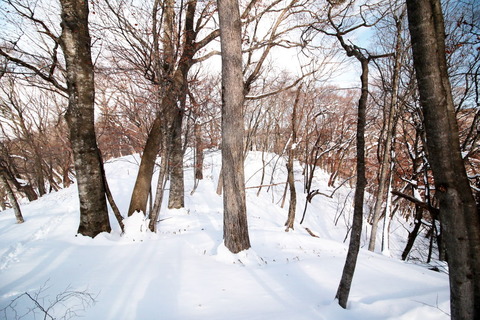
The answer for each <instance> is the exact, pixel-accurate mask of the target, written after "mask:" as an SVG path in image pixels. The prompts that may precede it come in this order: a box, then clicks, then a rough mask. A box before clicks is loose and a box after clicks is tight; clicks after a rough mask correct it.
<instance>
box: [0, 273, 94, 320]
mask: <svg viewBox="0 0 480 320" xmlns="http://www.w3.org/2000/svg"><path fill="white" fill-rule="evenodd" d="M47 282H48V281H47ZM47 282H45V283H44V284H43V285H42V286H41V287H40V288H39V289H38V290H37V291H34V292H24V293H22V294H20V295H18V296H17V297H15V298H14V299H13V300H12V301H11V302H10V303H9V304H8V305H7V306H6V307H4V308H2V309H0V313H1V314H3V317H4V318H5V319H23V318H25V317H27V316H28V315H30V316H32V315H33V317H34V318H35V317H36V315H38V314H41V315H42V319H44V320H46V319H51V320H55V319H61V320H67V319H72V318H74V317H78V316H79V314H78V312H79V311H84V310H86V309H87V308H89V307H91V306H92V305H94V304H95V303H96V300H95V298H96V297H95V296H94V295H93V294H92V293H89V292H87V291H86V290H83V291H75V290H70V287H67V288H66V289H65V290H64V291H63V292H61V293H59V294H57V295H56V296H55V300H53V301H50V300H48V302H47V303H46V302H45V297H43V296H42V294H43V293H44V292H45V290H47V289H48V288H47ZM24 297H26V298H28V301H27V302H25V303H22V304H20V301H21V300H22V298H24ZM31 302H33V304H34V306H33V307H31V306H29V305H30V304H31ZM62 307H63V310H59V309H58V308H62ZM55 308H57V310H56V309H55ZM21 309H25V310H27V311H26V312H25V313H22V312H21ZM62 312H63V313H62ZM56 313H59V314H58V315H57V314H56Z"/></svg>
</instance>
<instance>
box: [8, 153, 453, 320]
mask: <svg viewBox="0 0 480 320" xmlns="http://www.w3.org/2000/svg"><path fill="white" fill-rule="evenodd" d="M269 157H270V159H267V160H271V161H268V168H267V169H268V170H267V172H266V178H265V182H264V184H277V183H280V182H284V181H285V180H286V179H285V176H286V169H285V164H284V162H283V160H282V159H278V158H277V157H272V156H271V155H270V156H269ZM261 158H262V156H261V153H258V152H257V153H256V152H253V153H250V155H249V157H248V159H247V161H246V170H245V172H246V174H245V176H246V179H247V206H248V219H249V232H250V237H251V243H252V248H251V249H250V250H248V251H246V252H241V253H239V254H237V255H233V254H231V253H229V251H228V250H227V249H226V248H225V247H224V246H223V245H222V199H221V197H220V196H218V195H217V194H216V193H215V189H216V183H217V180H218V174H219V171H220V167H219V164H220V153H219V152H210V153H208V154H206V158H205V164H204V165H205V171H204V176H205V179H204V180H202V181H201V182H200V184H199V186H198V188H197V189H196V191H195V192H194V193H193V194H191V190H192V188H193V173H192V169H191V168H189V167H188V166H187V169H186V171H185V180H186V181H185V182H186V199H185V203H186V206H185V209H182V210H168V209H166V208H165V205H164V206H163V207H162V211H161V214H160V219H161V222H160V223H159V227H158V229H159V232H158V233H157V234H154V233H150V232H148V231H146V230H147V228H146V225H148V223H147V222H145V221H143V215H141V214H135V215H133V216H132V217H130V218H128V219H126V221H125V223H126V227H127V230H126V233H125V234H124V235H120V232H119V228H118V226H117V223H116V221H115V219H114V217H113V215H112V216H111V224H112V227H113V229H114V230H113V231H112V232H111V233H109V234H100V235H99V236H97V237H96V238H95V239H90V238H87V237H83V236H80V235H76V230H77V227H78V219H79V212H78V198H77V194H76V186H75V185H73V186H72V187H70V188H68V189H64V190H61V191H59V192H56V193H51V194H48V195H46V196H44V197H42V198H41V199H39V200H37V201H34V202H32V203H28V204H23V205H22V210H23V214H24V217H25V220H26V222H25V223H24V224H22V225H17V224H15V218H14V215H13V212H12V211H11V210H6V211H3V212H1V213H0V309H2V308H4V309H3V311H2V313H0V318H2V317H3V318H4V319H16V318H20V317H21V316H22V315H23V314H26V316H25V317H24V318H22V319H34V312H33V311H32V310H30V309H31V308H33V307H34V306H35V305H34V302H33V301H32V300H31V299H30V298H29V297H28V296H27V295H22V294H23V293H25V292H27V293H29V294H30V296H32V297H35V295H36V294H37V296H36V300H37V301H38V302H39V303H40V304H41V305H42V306H43V307H44V308H47V307H48V306H50V305H51V304H53V303H54V300H55V299H56V297H57V298H60V299H61V298H62V297H64V296H60V297H58V296H57V295H58V294H61V293H62V292H65V291H67V292H72V291H75V292H77V293H76V294H73V295H72V296H71V298H70V299H66V300H65V301H63V302H62V303H57V304H56V305H55V307H54V308H52V309H51V310H49V314H50V315H51V316H52V317H53V318H57V319H59V318H62V316H63V315H65V314H66V312H68V311H74V312H76V315H77V316H82V317H83V319H91V320H93V319H105V320H107V319H112V320H118V319H142V320H145V319H165V320H170V319H182V320H185V319H196V320H197V319H205V320H207V319H208V320H216V319H218V320H223V319H231V320H235V319H249V320H252V319H276V320H280V319H285V320H287V319H317V320H318V319H325V320H330V319H345V320H346V319H348V320H352V319H368V320H375V319H378V320H380V319H382V320H383V319H408V320H411V319H422V320H428V319H432V320H434V319H435V320H438V319H449V316H448V313H449V285H448V276H447V275H446V274H445V273H440V272H434V271H431V270H429V269H428V268H426V267H423V266H420V265H414V264H411V263H405V262H402V261H399V260H398V258H397V257H398V255H399V250H401V249H402V248H403V242H402V241H404V240H405V237H406V229H405V227H406V226H405V227H403V226H402V222H401V221H395V222H394V224H395V225H394V226H393V227H392V230H393V234H392V236H391V250H390V252H391V255H392V256H393V257H387V256H385V255H382V254H380V253H371V252H369V251H367V250H366V249H362V250H361V252H360V256H359V263H358V265H357V270H356V274H355V278H354V282H353V286H352V291H351V294H350V300H349V301H350V302H349V308H348V309H347V310H343V309H342V308H340V307H339V306H338V305H337V303H336V302H335V301H334V296H335V292H336V289H337V286H338V282H339V280H340V275H341V272H342V268H343V264H344V261H345V255H346V252H347V246H348V241H346V242H344V238H345V235H346V233H347V226H348V225H349V223H350V222H349V221H350V214H351V212H352V209H351V197H353V191H352V189H350V188H349V187H347V186H344V187H342V188H340V189H339V190H338V191H337V192H336V193H335V195H334V196H333V197H332V198H328V197H325V196H316V197H315V198H314V199H313V201H312V203H311V204H310V205H309V207H308V210H307V213H306V219H305V222H304V223H303V224H302V225H299V224H298V221H299V218H301V214H302V212H303V207H304V204H305V195H304V194H303V193H302V192H301V191H302V181H301V180H302V176H301V168H300V166H298V165H297V167H296V172H295V174H296V179H297V180H298V182H297V183H298V186H297V191H298V207H297V224H296V228H295V230H294V231H291V232H288V233H287V232H285V231H284V229H285V228H284V226H283V224H284V222H285V220H286V217H287V209H288V199H287V201H286V203H285V208H283V209H282V208H281V207H280V200H281V196H282V194H283V191H284V185H283V184H278V185H275V186H272V187H271V188H270V189H269V190H267V188H266V187H265V188H263V189H262V191H261V192H260V194H259V195H258V196H257V191H258V188H251V187H255V186H258V185H259V184H260V176H261V168H262V161H261ZM137 161H138V158H135V157H134V156H129V157H124V158H120V159H116V160H113V161H109V162H108V163H107V164H106V173H107V177H108V180H109V183H110V187H111V189H112V192H113V194H114V197H115V199H116V201H117V204H118V206H119V207H120V209H121V211H122V212H126V210H127V208H128V202H129V199H130V194H131V190H132V187H133V183H134V179H135V176H136V170H137V167H138V165H137ZM274 167H275V169H276V170H275V174H274V177H273V179H271V172H272V169H273V168H274ZM327 177H328V176H327V175H326V174H325V173H322V172H320V171H319V172H318V175H317V177H316V181H315V182H314V184H315V186H316V187H315V188H320V189H321V190H323V191H324V192H325V193H328V192H331V190H328V189H327V188H326V185H327V183H326V179H327ZM305 227H308V228H309V230H311V232H312V233H314V234H315V235H317V236H318V237H312V236H311V235H310V234H309V233H308V232H307V230H306V229H305ZM380 229H381V228H380ZM366 235H367V233H366V232H364V234H363V235H362V239H363V241H364V242H365V240H366ZM82 292H83V293H82ZM85 293H89V294H91V295H92V297H93V298H94V300H95V302H94V303H92V304H91V305H85V306H84V305H82V303H88V299H89V296H87V295H86V294H85ZM79 297H83V300H82V299H80V300H78V299H77V298H79ZM66 298H68V297H66ZM85 298H88V299H85ZM12 300H15V301H14V302H13V303H11V301H12ZM15 312H17V314H16V315H15ZM35 312H37V315H36V318H37V319H40V318H42V319H43V315H41V313H40V311H39V310H38V309H36V311H35ZM70 315H72V316H73V315H75V314H73V313H72V314H70Z"/></svg>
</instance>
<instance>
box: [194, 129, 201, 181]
mask: <svg viewBox="0 0 480 320" xmlns="http://www.w3.org/2000/svg"><path fill="white" fill-rule="evenodd" d="M193 131H194V133H195V180H197V181H196V183H198V180H202V179H203V141H202V130H201V127H200V125H199V124H198V123H195V127H194V129H193Z"/></svg>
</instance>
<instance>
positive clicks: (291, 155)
mask: <svg viewBox="0 0 480 320" xmlns="http://www.w3.org/2000/svg"><path fill="white" fill-rule="evenodd" d="M301 88H302V86H300V87H299V88H298V90H297V94H296V96H295V102H294V103H293V110H292V141H291V144H290V150H289V151H288V161H287V182H288V187H289V189H290V205H289V206H288V218H287V222H285V226H286V229H285V231H288V230H290V229H292V230H293V225H294V223H295V211H296V207H297V191H296V190H295V176H294V173H293V161H294V159H295V147H296V143H297V107H298V102H299V101H300V92H301Z"/></svg>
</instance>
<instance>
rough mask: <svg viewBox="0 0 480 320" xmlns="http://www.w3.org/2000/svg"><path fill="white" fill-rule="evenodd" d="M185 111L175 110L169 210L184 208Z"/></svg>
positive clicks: (170, 158)
mask: <svg viewBox="0 0 480 320" xmlns="http://www.w3.org/2000/svg"><path fill="white" fill-rule="evenodd" d="M182 124H183V110H180V109H178V108H177V110H175V115H174V119H173V121H172V127H171V142H170V152H169V165H168V169H169V170H170V193H169V196H168V208H169V209H180V208H183V207H184V202H185V200H184V199H185V190H184V189H185V187H184V179H183V144H182Z"/></svg>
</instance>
